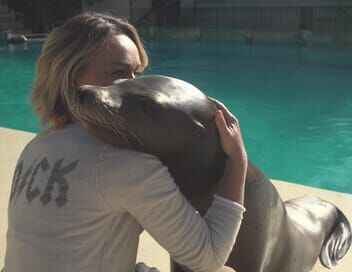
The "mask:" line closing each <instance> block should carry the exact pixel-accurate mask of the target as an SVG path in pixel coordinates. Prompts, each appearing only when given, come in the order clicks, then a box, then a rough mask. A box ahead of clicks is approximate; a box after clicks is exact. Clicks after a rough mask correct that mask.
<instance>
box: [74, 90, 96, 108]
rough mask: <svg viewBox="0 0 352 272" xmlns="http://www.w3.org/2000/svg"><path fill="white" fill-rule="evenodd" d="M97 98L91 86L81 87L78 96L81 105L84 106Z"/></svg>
mask: <svg viewBox="0 0 352 272" xmlns="http://www.w3.org/2000/svg"><path fill="white" fill-rule="evenodd" d="M94 96H95V90H94V89H93V88H92V87H91V86H81V87H79V89H78V91H77V94H76V101H77V102H78V103H79V104H84V103H85V102H86V101H87V100H89V101H90V100H92V99H93V98H94Z"/></svg>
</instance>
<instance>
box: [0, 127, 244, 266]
mask: <svg viewBox="0 0 352 272" xmlns="http://www.w3.org/2000/svg"><path fill="white" fill-rule="evenodd" d="M243 211H244V208H243V207H242V206H241V205H239V204H237V203H235V202H232V201H229V200H227V199H225V198H222V197H218V196H216V197H215V199H214V201H213V204H212V206H211V207H210V208H209V210H208V212H207V214H206V215H205V217H204V218H202V217H201V216H200V215H199V214H198V213H197V212H196V211H195V209H194V208H193V207H192V206H191V205H190V204H189V202H188V201H187V200H186V199H185V197H184V196H183V195H182V194H181V193H180V191H179V189H178V187H177V185H176V184H175V183H174V181H173V179H172V177H171V176H170V174H169V172H168V170H167V168H166V167H165V166H163V165H162V164H161V162H160V161H159V160H158V159H157V158H156V157H154V156H152V155H149V154H144V153H139V152H134V151H130V150H123V149H118V148H115V147H112V146H110V145H108V144H105V143H104V142H102V141H100V140H98V139H96V138H95V137H93V136H92V135H90V134H89V133H88V132H87V131H86V130H84V129H83V128H81V127H80V126H79V125H77V124H72V125H69V126H67V127H66V128H64V129H59V130H53V131H50V132H43V133H40V134H38V135H37V136H36V137H35V138H34V139H33V140H32V141H31V142H30V143H29V144H28V145H27V146H26V147H25V149H24V150H23V152H22V154H21V156H20V158H19V160H18V164H17V167H16V171H15V174H14V179H13V184H12V189H11V196H10V202H9V213H8V214H9V218H8V220H9V225H8V232H7V250H6V257H5V270H4V271H5V272H23V271H26V272H55V271H58V272H59V271H60V272H73V271H74V272H108V271H109V272H110V271H111V272H112V271H115V272H116V271H123V272H125V271H126V272H129V271H131V272H132V271H134V269H135V262H136V254H137V247H138V240H139V234H140V233H141V232H142V230H143V229H145V230H146V231H148V232H149V233H150V234H151V236H153V237H154V238H155V239H156V241H158V242H159V243H160V244H161V245H162V246H163V247H164V248H165V249H166V250H167V251H168V252H169V253H170V255H171V256H172V257H173V258H174V259H175V260H176V261H177V262H179V263H181V264H183V265H185V266H187V267H188V268H189V269H191V270H193V271H214V270H215V269H218V268H219V267H220V266H222V265H223V264H224V262H225V261H226V259H227V257H228V255H229V253H230V250H231V248H232V246H233V244H234V241H235V238H236V236H237V233H238V230H239V227H240V223H241V219H242V214H243Z"/></svg>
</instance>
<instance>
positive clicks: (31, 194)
mask: <svg viewBox="0 0 352 272" xmlns="http://www.w3.org/2000/svg"><path fill="white" fill-rule="evenodd" d="M49 167H50V165H49V162H48V160H47V158H44V159H42V160H41V161H40V162H39V163H38V164H37V165H36V166H35V168H34V171H33V173H32V176H31V179H30V181H29V183H28V186H27V191H26V197H27V200H28V202H29V203H31V202H32V200H33V199H35V198H36V197H37V196H38V195H39V194H40V190H39V188H38V187H37V186H36V187H35V188H34V189H32V185H33V182H34V180H35V177H36V175H37V172H38V170H39V168H41V169H42V171H43V172H45V171H46V170H48V169H49Z"/></svg>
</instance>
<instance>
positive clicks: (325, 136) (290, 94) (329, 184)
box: [0, 41, 352, 193]
mask: <svg viewBox="0 0 352 272" xmlns="http://www.w3.org/2000/svg"><path fill="white" fill-rule="evenodd" d="M40 46H41V44H35V43H33V44H28V46H27V47H23V46H14V47H11V48H8V47H7V46H0V69H1V72H0V126H4V127H9V128H16V129H23V130H27V131H33V132H37V131H39V126H38V124H37V121H36V119H35V117H34V115H33V114H32V113H31V109H30V105H29V102H28V96H29V91H30V88H31V84H32V78H33V75H34V66H35V59H36V57H37V54H38V53H39V50H40ZM147 50H148V53H149V54H150V64H151V65H150V67H149V68H148V69H147V71H146V74H163V75H170V76H174V77H178V78H181V79H184V80H187V81H190V82H191V83H193V84H195V85H196V86H198V87H199V88H200V89H202V90H203V91H204V92H206V93H207V94H208V95H210V96H213V97H216V98H218V99H219V100H221V101H223V102H224V103H225V104H226V105H228V107H229V108H230V109H231V110H232V111H233V112H234V113H235V114H236V115H237V117H238V118H239V120H240V123H241V128H242V133H243V137H244V140H245V143H246V146H247V151H248V155H249V158H250V160H251V161H253V162H254V163H255V164H256V165H258V166H259V167H260V168H261V169H262V170H264V172H265V173H266V174H267V175H268V176H270V177H271V178H275V179H282V180H288V181H293V182H296V183H303V184H307V185H311V186H316V187H320V188H326V189H332V190H336V191H340V192H347V193H352V178H351V177H352V80H351V79H350V78H351V74H352V50H351V49H350V50H348V49H343V48H339V49H336V48H314V49H309V48H297V47H294V46H282V45H281V46H277V45H261V46H260V45H251V46H245V45H241V44H224V43H221V44H219V43H210V42H209V43H207V42H202V43H182V42H174V41H173V42H166V41H163V42H149V43H147Z"/></svg>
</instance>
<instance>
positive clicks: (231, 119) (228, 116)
mask: <svg viewBox="0 0 352 272" xmlns="http://www.w3.org/2000/svg"><path fill="white" fill-rule="evenodd" d="M209 99H210V101H212V102H213V104H214V106H215V107H216V109H218V110H221V111H222V112H223V114H224V118H225V120H226V123H227V124H230V123H232V122H236V123H237V124H238V120H237V118H236V117H235V116H234V115H233V114H232V113H231V112H230V111H229V110H228V109H227V108H226V106H225V105H224V104H223V103H221V102H220V101H218V100H216V99H214V98H212V97H209Z"/></svg>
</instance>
